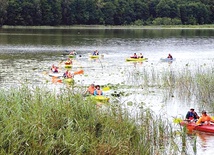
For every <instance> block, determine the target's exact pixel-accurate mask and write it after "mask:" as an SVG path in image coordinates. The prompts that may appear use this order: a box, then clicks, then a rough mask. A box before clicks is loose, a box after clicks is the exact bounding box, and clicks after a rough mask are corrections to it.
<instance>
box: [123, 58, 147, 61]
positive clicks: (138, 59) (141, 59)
mask: <svg viewBox="0 0 214 155" xmlns="http://www.w3.org/2000/svg"><path fill="white" fill-rule="evenodd" d="M145 60H148V58H126V61H145Z"/></svg>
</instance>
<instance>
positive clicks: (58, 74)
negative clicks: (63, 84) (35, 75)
mask: <svg viewBox="0 0 214 155" xmlns="http://www.w3.org/2000/svg"><path fill="white" fill-rule="evenodd" d="M49 76H50V77H63V74H62V73H49Z"/></svg>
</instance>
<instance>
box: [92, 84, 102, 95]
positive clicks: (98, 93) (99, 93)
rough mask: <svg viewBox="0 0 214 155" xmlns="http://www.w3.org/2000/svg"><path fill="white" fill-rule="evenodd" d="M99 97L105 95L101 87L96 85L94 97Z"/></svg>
mask: <svg viewBox="0 0 214 155" xmlns="http://www.w3.org/2000/svg"><path fill="white" fill-rule="evenodd" d="M97 95H103V92H102V90H101V89H100V85H96V86H95V90H94V96H97Z"/></svg>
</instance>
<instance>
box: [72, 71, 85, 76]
mask: <svg viewBox="0 0 214 155" xmlns="http://www.w3.org/2000/svg"><path fill="white" fill-rule="evenodd" d="M83 73H84V71H83V70H79V71H76V72H74V75H78V74H83Z"/></svg>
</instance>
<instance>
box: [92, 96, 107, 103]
mask: <svg viewBox="0 0 214 155" xmlns="http://www.w3.org/2000/svg"><path fill="white" fill-rule="evenodd" d="M90 98H91V99H94V100H96V101H99V102H109V98H108V97H106V96H102V95H97V96H94V95H91V96H90Z"/></svg>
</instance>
